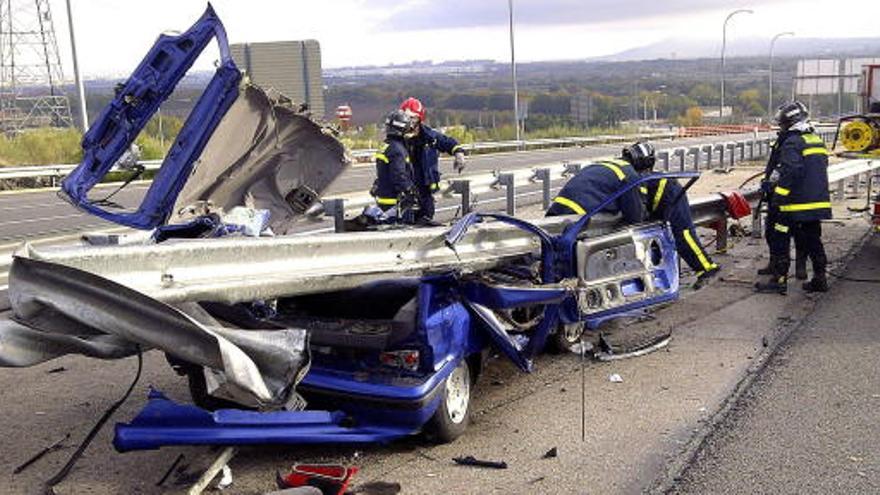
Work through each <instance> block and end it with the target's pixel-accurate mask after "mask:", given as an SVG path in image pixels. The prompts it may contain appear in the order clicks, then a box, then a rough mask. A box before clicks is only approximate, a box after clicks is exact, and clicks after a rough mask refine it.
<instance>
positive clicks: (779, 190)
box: [773, 186, 791, 196]
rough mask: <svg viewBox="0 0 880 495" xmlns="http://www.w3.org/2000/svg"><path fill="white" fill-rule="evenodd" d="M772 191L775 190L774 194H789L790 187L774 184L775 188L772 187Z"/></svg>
mask: <svg viewBox="0 0 880 495" xmlns="http://www.w3.org/2000/svg"><path fill="white" fill-rule="evenodd" d="M773 192H775V193H776V194H778V195H780V196H788V195H789V194H791V189H786V188H784V187H779V186H776V189H774V190H773Z"/></svg>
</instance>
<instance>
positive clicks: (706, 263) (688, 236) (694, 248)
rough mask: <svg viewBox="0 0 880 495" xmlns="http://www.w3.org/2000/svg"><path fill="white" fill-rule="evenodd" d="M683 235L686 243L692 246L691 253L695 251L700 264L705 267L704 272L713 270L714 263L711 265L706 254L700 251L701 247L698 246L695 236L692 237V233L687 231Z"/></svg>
mask: <svg viewBox="0 0 880 495" xmlns="http://www.w3.org/2000/svg"><path fill="white" fill-rule="evenodd" d="M683 233H684V240H685V242H687V244H688V246H690V248H691V251H693V252H694V254H695V255H697V259H698V260H700V264H701V265H702V266H703V270H711V269H712V265H713V263H709V260H708V259H707V258H706V253H704V252H703V250H702V249H700V246H698V245H697V241H695V240H694V236H692V235H691V231H690V230H688V229H685V230H684V231H683Z"/></svg>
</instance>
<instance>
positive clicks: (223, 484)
mask: <svg viewBox="0 0 880 495" xmlns="http://www.w3.org/2000/svg"><path fill="white" fill-rule="evenodd" d="M220 473H221V474H220V480H219V481H217V489H218V490H225V489H227V488H229V487H230V486H232V470H231V469H229V464H227V465H225V466H223V468H222V469H220Z"/></svg>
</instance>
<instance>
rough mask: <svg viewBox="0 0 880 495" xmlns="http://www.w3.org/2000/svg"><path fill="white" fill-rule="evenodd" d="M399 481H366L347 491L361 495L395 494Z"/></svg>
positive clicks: (398, 489) (399, 487)
mask: <svg viewBox="0 0 880 495" xmlns="http://www.w3.org/2000/svg"><path fill="white" fill-rule="evenodd" d="M401 489H402V488H401V486H400V483H397V482H395V481H368V482H366V483H362V484H360V485H358V486H356V487H355V488H354V490H352V491H351V492H349V493H352V494H357V493H360V494H361V495H397V494H398V493H400V490H401Z"/></svg>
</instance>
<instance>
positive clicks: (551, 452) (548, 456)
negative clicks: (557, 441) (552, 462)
mask: <svg viewBox="0 0 880 495" xmlns="http://www.w3.org/2000/svg"><path fill="white" fill-rule="evenodd" d="M557 457H559V450H558V449H557V448H556V447H553V448H552V449H550V450H548V451H547V452H545V453H544V455H543V456H541V459H555V458H557Z"/></svg>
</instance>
